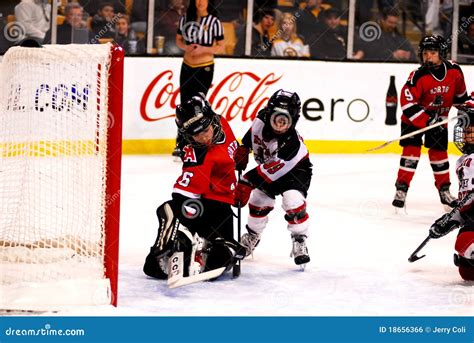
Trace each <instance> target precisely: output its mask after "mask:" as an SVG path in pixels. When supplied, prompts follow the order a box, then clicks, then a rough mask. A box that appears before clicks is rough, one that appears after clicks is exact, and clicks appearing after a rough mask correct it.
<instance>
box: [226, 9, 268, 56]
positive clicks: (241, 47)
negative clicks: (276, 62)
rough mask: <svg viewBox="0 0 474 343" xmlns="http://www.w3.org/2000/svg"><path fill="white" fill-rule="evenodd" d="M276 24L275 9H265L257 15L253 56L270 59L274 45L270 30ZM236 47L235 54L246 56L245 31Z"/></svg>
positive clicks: (252, 49)
mask: <svg viewBox="0 0 474 343" xmlns="http://www.w3.org/2000/svg"><path fill="white" fill-rule="evenodd" d="M274 22H275V11H274V10H273V9H268V8H266V9H263V10H260V11H258V12H257V13H255V23H254V25H253V28H252V47H251V52H250V54H251V55H252V56H262V57H270V56H271V50H272V43H271V41H270V37H269V34H268V30H270V28H271V27H272V26H273V24H274ZM237 39H238V40H237V45H236V47H235V52H234V54H235V55H237V56H239V55H240V56H241V55H244V54H245V29H243V30H241V31H240V33H239V35H238V38H237Z"/></svg>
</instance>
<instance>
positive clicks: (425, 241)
mask: <svg viewBox="0 0 474 343" xmlns="http://www.w3.org/2000/svg"><path fill="white" fill-rule="evenodd" d="M430 239H431V237H430V236H429V235H428V237H426V238H425V240H424V241H423V242H421V244H420V245H419V246H418V248H416V249H415V251H414V252H412V254H411V255H410V257H409V258H408V262H410V263H413V262H415V261H418V260H419V259H422V258H423V257H425V256H426V255H422V256H417V255H416V254H418V252H419V251H420V250H421V249H423V247H424V246H425V245H426V244H427V243H428V241H429V240H430Z"/></svg>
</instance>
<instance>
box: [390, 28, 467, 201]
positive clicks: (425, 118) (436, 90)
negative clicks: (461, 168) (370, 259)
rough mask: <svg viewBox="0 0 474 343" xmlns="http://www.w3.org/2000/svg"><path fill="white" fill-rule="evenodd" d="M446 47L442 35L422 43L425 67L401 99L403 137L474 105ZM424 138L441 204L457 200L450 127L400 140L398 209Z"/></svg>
mask: <svg viewBox="0 0 474 343" xmlns="http://www.w3.org/2000/svg"><path fill="white" fill-rule="evenodd" d="M447 46H448V45H447V43H446V41H445V40H444V39H443V38H442V37H440V36H427V37H424V38H423V39H422V40H421V42H420V45H419V58H420V60H421V63H422V66H421V67H420V68H418V69H417V70H415V71H413V72H412V73H411V74H410V77H409V78H408V81H407V82H406V84H405V86H404V87H403V89H402V94H401V97H400V102H401V107H402V111H403V114H402V123H401V132H402V135H405V134H408V133H411V132H414V131H416V130H418V129H420V128H423V127H426V126H430V125H433V124H435V123H438V122H440V121H442V120H444V119H446V118H447V117H448V113H449V110H450V108H451V106H453V105H454V106H459V105H465V106H474V102H473V100H472V99H471V97H470V96H469V95H468V93H467V91H466V85H465V83H464V75H463V73H462V70H461V68H460V67H459V66H458V65H457V64H455V63H454V62H452V61H448V60H446V54H447V50H448V48H447ZM423 135H424V146H425V147H426V148H428V155H429V159H430V163H431V168H432V169H433V174H434V178H435V186H436V188H437V189H438V192H439V197H440V200H441V203H442V204H443V205H447V206H449V207H454V206H456V204H457V199H456V198H455V197H453V196H452V195H451V193H450V192H449V187H450V185H451V183H450V179H449V161H448V153H447V149H448V130H447V125H443V126H439V127H437V128H434V129H431V130H428V131H426V132H425V133H420V134H418V135H415V136H413V137H410V138H406V139H402V140H401V141H400V145H401V146H402V147H403V152H402V156H401V159H400V168H399V170H398V176H397V181H396V183H395V187H396V194H395V198H394V200H393V202H392V205H393V206H395V207H399V208H403V207H404V206H405V200H406V196H407V192H408V188H409V187H410V182H411V180H412V178H413V175H414V174H415V170H416V167H417V165H418V161H419V159H420V155H421V145H422V144H423Z"/></svg>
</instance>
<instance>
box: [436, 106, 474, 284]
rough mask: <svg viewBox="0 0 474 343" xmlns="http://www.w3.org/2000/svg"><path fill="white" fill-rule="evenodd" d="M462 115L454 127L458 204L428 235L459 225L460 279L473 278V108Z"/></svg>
mask: <svg viewBox="0 0 474 343" xmlns="http://www.w3.org/2000/svg"><path fill="white" fill-rule="evenodd" d="M466 114H467V117H466V118H460V119H459V120H458V122H457V124H456V125H455V127H454V144H455V145H456V146H457V147H458V149H459V150H460V151H461V152H462V153H463V155H462V156H461V157H460V158H459V159H458V161H457V163H456V174H457V176H458V179H459V194H458V196H459V205H458V206H457V207H455V208H454V209H453V210H452V211H451V212H449V213H446V214H445V215H443V216H441V217H440V218H439V219H437V220H436V221H435V222H434V224H433V225H432V226H431V228H430V237H431V238H440V237H443V236H444V235H446V234H448V233H449V232H450V231H452V230H455V229H457V228H459V233H458V236H457V238H456V243H455V245H454V249H455V250H456V254H454V264H455V265H456V266H457V267H458V270H459V274H460V275H461V277H462V278H463V279H464V280H470V281H474V109H467V110H466Z"/></svg>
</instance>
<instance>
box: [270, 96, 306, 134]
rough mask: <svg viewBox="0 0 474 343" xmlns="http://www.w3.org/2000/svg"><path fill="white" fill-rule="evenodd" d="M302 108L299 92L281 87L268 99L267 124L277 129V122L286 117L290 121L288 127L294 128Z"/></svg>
mask: <svg viewBox="0 0 474 343" xmlns="http://www.w3.org/2000/svg"><path fill="white" fill-rule="evenodd" d="M300 110H301V101H300V97H299V96H298V94H297V93H295V92H287V91H284V90H282V89H280V90H278V91H276V92H275V93H274V94H273V95H272V96H271V97H270V99H269V100H268V105H267V113H266V116H265V124H267V125H270V126H271V127H272V128H274V130H275V126H274V125H275V123H276V122H277V121H279V120H281V119H284V120H287V122H288V129H290V128H294V127H295V126H296V123H297V122H298V119H299V117H300Z"/></svg>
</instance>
